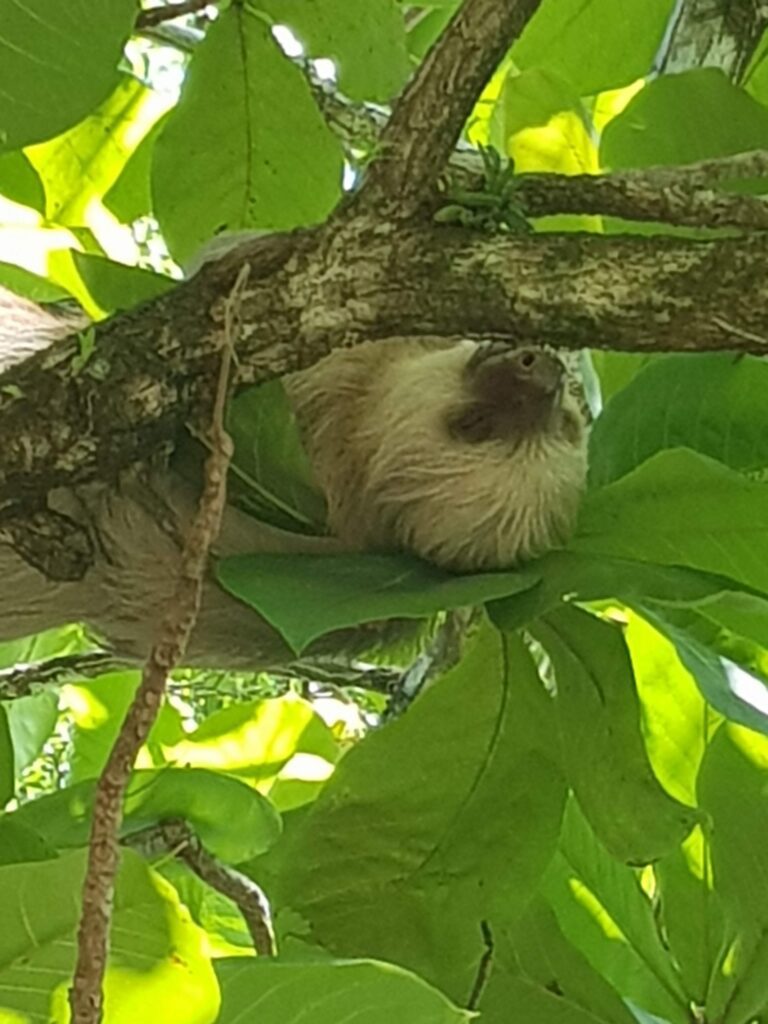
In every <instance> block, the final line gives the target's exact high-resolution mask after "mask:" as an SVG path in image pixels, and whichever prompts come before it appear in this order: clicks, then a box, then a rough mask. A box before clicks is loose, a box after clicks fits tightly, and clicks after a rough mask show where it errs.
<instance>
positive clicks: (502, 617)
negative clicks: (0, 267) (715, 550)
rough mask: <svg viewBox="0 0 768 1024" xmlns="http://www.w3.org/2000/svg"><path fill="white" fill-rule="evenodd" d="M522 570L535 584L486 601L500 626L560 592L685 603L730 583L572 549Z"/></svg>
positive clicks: (514, 623)
mask: <svg viewBox="0 0 768 1024" xmlns="http://www.w3.org/2000/svg"><path fill="white" fill-rule="evenodd" d="M528 571H529V572H531V573H533V572H535V573H536V575H537V576H539V577H540V581H539V582H538V583H537V584H536V585H535V586H533V587H531V588H530V589H528V590H524V591H521V592H520V593H519V594H513V595H512V596H511V597H507V598H502V599H500V600H498V601H494V602H493V603H492V604H491V605H490V611H491V615H492V617H493V620H494V622H495V623H496V624H497V625H498V626H499V628H500V629H506V630H512V629H518V628H519V627H520V626H525V625H527V624H528V623H529V622H531V621H532V620H533V619H535V618H538V616H540V615H543V614H544V613H545V612H547V611H549V610H550V609H551V608H556V607H557V606H558V605H559V604H560V602H561V601H562V600H563V598H564V597H568V598H575V599H577V600H580V601H597V600H601V599H603V598H610V597H613V598H620V599H621V600H624V601H628V600H642V599H648V600H651V599H652V600H654V601H656V602H659V603H660V604H671V605H678V604H682V605H686V604H698V603H700V602H704V601H708V600H710V599H711V598H712V597H713V595H718V594H721V593H723V592H724V591H727V590H728V589H729V588H731V587H732V586H733V583H732V582H731V581H730V580H728V579H725V578H723V577H720V576H714V575H712V574H709V573H704V572H695V571H693V570H691V569H679V568H677V567H676V566H668V565H654V564H652V563H648V562H635V561H629V560H627V559H623V558H612V557H609V556H608V555H602V554H597V555H591V554H582V553H581V552H577V551H552V552H550V553H549V554H548V555H545V556H544V557H543V558H540V559H537V561H535V562H532V563H531V564H530V565H529V567H528Z"/></svg>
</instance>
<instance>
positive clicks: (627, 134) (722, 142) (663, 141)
mask: <svg viewBox="0 0 768 1024" xmlns="http://www.w3.org/2000/svg"><path fill="white" fill-rule="evenodd" d="M767 137H768V110H766V108H765V107H764V106H762V104H760V103H758V102H757V101H756V100H753V99H752V97H751V96H749V95H748V94H747V93H746V92H744V90H743V89H740V88H739V87H738V86H735V85H733V84H732V83H731V82H729V80H728V79H727V78H726V76H725V75H724V74H723V72H722V71H720V70H718V69H717V68H699V69H696V70H694V71H686V72H685V73H683V74H680V75H661V77H659V78H656V79H655V80H654V81H652V82H649V83H648V84H647V85H646V86H645V88H644V89H642V90H641V91H640V92H639V93H638V94H637V95H636V96H635V97H634V98H633V99H632V100H631V101H630V102H629V103H628V104H627V106H626V107H625V108H624V110H623V111H622V112H621V113H620V114H619V115H618V116H617V117H615V118H614V119H613V120H612V121H610V122H609V123H608V125H607V126H606V128H605V130H604V132H603V137H602V141H601V145H600V161H601V163H602V164H603V165H604V166H606V167H611V168H614V169H617V168H621V167H650V166H653V165H655V164H683V163H691V162H693V161H695V160H704V159H706V158H708V157H718V156H730V155H731V154H732V153H741V152H744V151H745V150H749V149H761V148H762V147H763V146H764V145H765V140H766V138H767Z"/></svg>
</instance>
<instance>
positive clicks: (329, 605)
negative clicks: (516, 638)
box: [216, 555, 536, 653]
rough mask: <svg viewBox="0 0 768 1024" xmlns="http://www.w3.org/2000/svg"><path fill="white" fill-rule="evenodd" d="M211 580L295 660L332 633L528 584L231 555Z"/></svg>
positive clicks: (398, 558) (383, 560)
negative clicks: (260, 620)
mask: <svg viewBox="0 0 768 1024" xmlns="http://www.w3.org/2000/svg"><path fill="white" fill-rule="evenodd" d="M216 575H217V577H218V579H219V582H220V583H221V585H222V586H223V587H224V589H225V590H228V591H229V592H230V593H231V594H234V595H235V597H239V598H240V600H241V601H245V603H246V604H249V605H250V606H251V607H252V608H255V609H256V611H257V612H258V613H259V614H260V615H262V616H263V617H264V618H265V619H266V620H267V622H269V623H270V625H272V626H274V627H275V629H277V630H278V631H279V632H280V634H281V635H282V636H283V637H284V639H285V641H286V643H288V644H289V645H290V647H292V649H293V650H294V651H296V652H297V653H298V652H300V651H301V650H303V649H304V648H305V647H306V646H307V645H308V644H309V643H311V641H312V640H315V639H317V637H319V636H322V635H323V634H324V633H329V632H331V631H332V630H334V629H342V628H343V627H345V626H356V625H359V624H360V623H362V622H374V621H376V620H377V619H391V618H395V617H399V618H407V619H413V618H422V617H424V616H428V615H432V614H433V613H434V612H436V611H441V610H443V609H447V608H461V607H463V606H464V605H474V604H481V603H482V602H484V601H489V600H491V599H493V598H497V597H503V596H506V595H507V594H513V593H516V592H517V591H520V590H526V589H527V588H528V587H531V586H533V585H534V584H535V583H536V577H535V576H531V575H529V574H527V573H521V572H499V573H483V574H479V575H476V576H456V575H454V574H453V573H450V572H447V571H445V570H443V569H438V568H437V567H436V566H433V565H430V564H429V563H427V562H421V561H419V560H418V559H415V558H411V557H409V556H406V555H238V556H236V557H233V558H223V559H221V560H220V561H219V562H218V564H217V567H216Z"/></svg>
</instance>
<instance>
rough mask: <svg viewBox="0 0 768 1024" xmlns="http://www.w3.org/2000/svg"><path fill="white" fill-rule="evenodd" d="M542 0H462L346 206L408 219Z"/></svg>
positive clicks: (406, 92)
mask: <svg viewBox="0 0 768 1024" xmlns="http://www.w3.org/2000/svg"><path fill="white" fill-rule="evenodd" d="M539 3H540V0H465V2H464V3H463V4H462V5H461V6H460V7H459V9H458V11H457V13H456V15H455V16H454V18H453V20H452V21H451V23H450V24H449V25H448V28H447V29H446V30H445V32H443V34H442V35H441V36H440V38H439V39H438V40H437V42H436V43H435V45H434V46H433V47H432V49H431V50H430V51H429V53H428V54H427V56H426V57H425V58H424V60H423V61H422V63H421V64H420V65H419V68H418V70H417V71H416V74H415V75H414V76H413V78H412V79H411V81H410V82H409V83H408V85H407V86H406V89H405V91H404V93H403V95H402V96H401V97H400V99H399V101H398V103H397V105H396V106H395V109H394V111H393V113H392V116H391V118H390V120H389V123H388V124H387V127H386V128H385V129H384V131H383V133H382V136H381V140H380V152H379V155H378V157H377V158H376V159H375V160H374V161H372V163H371V164H370V166H369V168H368V171H367V174H366V177H365V179H364V181H363V184H362V187H361V189H360V191H359V192H358V193H357V195H356V196H355V198H354V199H353V201H352V202H351V203H350V206H349V211H350V212H353V213H355V214H359V213H360V212H361V211H364V210H367V211H369V212H377V213H378V215H379V216H381V217H386V216H391V215H396V216H397V217H399V218H407V217H410V216H412V215H413V214H415V213H417V212H418V210H419V209H420V207H422V206H423V205H424V203H425V201H426V200H427V199H428V196H429V194H430V192H431V189H432V187H433V185H434V184H435V182H436V181H437V179H438V177H439V176H440V175H441V174H442V172H443V168H444V167H445V164H446V161H447V160H448V157H449V156H450V154H451V151H452V150H453V148H454V146H455V145H456V141H457V139H458V137H459V135H460V133H461V130H462V128H463V127H464V123H465V122H466V120H467V118H468V117H469V115H470V114H471V112H472V107H473V106H474V103H475V101H476V99H477V97H478V96H479V94H480V92H481V91H482V89H483V86H484V85H485V83H486V82H487V81H488V79H489V78H490V77H491V75H492V74H493V72H494V71H495V70H496V67H497V66H498V64H499V63H500V61H501V59H502V57H503V56H504V54H505V53H506V52H507V50H508V48H509V47H510V45H511V44H512V43H513V42H514V40H515V39H516V38H517V37H518V36H519V35H520V33H521V32H522V30H523V28H524V27H525V25H526V23H527V22H528V21H529V19H530V18H531V16H532V15H533V13H534V12H535V11H536V9H537V8H538V6H539Z"/></svg>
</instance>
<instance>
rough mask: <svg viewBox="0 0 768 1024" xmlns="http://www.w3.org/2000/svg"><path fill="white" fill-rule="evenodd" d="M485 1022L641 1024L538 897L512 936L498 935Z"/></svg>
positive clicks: (482, 1006) (484, 1006) (484, 1000)
mask: <svg viewBox="0 0 768 1024" xmlns="http://www.w3.org/2000/svg"><path fill="white" fill-rule="evenodd" d="M494 947H495V948H494V964H493V972H492V974H491V977H490V981H489V983H488V986H487V988H486V989H485V991H484V993H483V998H482V1000H481V1002H480V1009H481V1011H482V1017H481V1019H482V1020H483V1021H486V1020H488V1021H491V1022H493V1021H496V1020H498V1021H499V1024H501V1022H504V1024H515V1022H519V1024H531V1022H535V1021H541V1022H542V1024H548V1022H549V1021H551V1020H553V1019H555V1020H557V1021H558V1022H561V1024H582V1022H583V1024H598V1022H599V1024H603V1022H605V1024H636V1021H635V1018H634V1017H633V1016H632V1014H631V1013H630V1011H629V1010H628V1009H627V1007H626V1006H625V1004H624V1002H623V1000H622V999H621V998H620V996H619V994H618V993H617V992H616V991H615V989H613V988H612V987H611V986H610V985H609V984H608V982H607V981H606V980H605V979H604V978H603V977H601V975H600V974H599V973H598V972H597V971H596V970H595V969H594V968H593V967H592V966H591V965H590V963H589V961H588V960H587V958H586V957H585V956H584V955H583V954H582V953H581V952H580V951H579V950H578V949H577V948H576V947H575V946H574V945H573V944H572V943H570V942H569V941H568V939H566V937H565V935H564V934H563V932H562V930H561V929H560V926H559V925H558V923H557V918H556V917H555V915H554V914H553V912H552V910H551V909H550V908H549V906H548V905H547V903H546V902H545V900H544V899H542V897H541V896H537V897H535V898H534V900H533V901H532V903H531V905H530V906H529V907H528V909H527V910H526V911H525V913H524V914H523V916H522V917H521V918H520V920H519V921H516V922H515V923H514V924H513V926H512V927H511V928H510V929H509V931H508V932H507V933H502V935H500V936H494Z"/></svg>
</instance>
